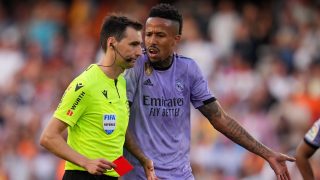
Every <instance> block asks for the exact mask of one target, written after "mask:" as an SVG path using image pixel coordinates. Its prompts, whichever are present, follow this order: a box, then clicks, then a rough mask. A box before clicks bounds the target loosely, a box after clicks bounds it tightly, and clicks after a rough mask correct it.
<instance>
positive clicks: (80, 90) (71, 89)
mask: <svg viewBox="0 0 320 180" xmlns="http://www.w3.org/2000/svg"><path fill="white" fill-rule="evenodd" d="M87 90H88V88H87V87H86V84H84V83H83V82H81V81H78V80H77V79H76V80H74V81H73V82H71V83H70V85H69V86H68V88H67V89H66V90H65V92H64V94H63V96H62V98H61V101H60V103H59V105H58V107H57V109H56V111H55V112H54V117H55V118H57V119H59V120H61V121H63V122H65V123H67V124H68V125H70V126H74V125H75V124H76V123H77V121H78V119H79V118H80V116H81V115H82V114H83V113H84V111H85V109H86V107H87V100H86V99H88V96H89V94H88V92H87Z"/></svg>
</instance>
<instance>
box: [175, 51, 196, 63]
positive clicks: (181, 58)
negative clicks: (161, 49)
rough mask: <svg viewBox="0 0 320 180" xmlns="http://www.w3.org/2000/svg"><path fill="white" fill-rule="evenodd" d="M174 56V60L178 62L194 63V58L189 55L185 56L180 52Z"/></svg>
mask: <svg viewBox="0 0 320 180" xmlns="http://www.w3.org/2000/svg"><path fill="white" fill-rule="evenodd" d="M174 58H175V59H176V61H177V62H178V63H184V64H191V65H193V64H196V62H195V60H194V59H192V58H190V57H186V56H184V55H181V54H176V53H175V54H174Z"/></svg>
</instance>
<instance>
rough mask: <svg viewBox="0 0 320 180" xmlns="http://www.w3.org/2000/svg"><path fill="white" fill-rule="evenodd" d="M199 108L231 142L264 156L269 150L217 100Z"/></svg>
mask: <svg viewBox="0 0 320 180" xmlns="http://www.w3.org/2000/svg"><path fill="white" fill-rule="evenodd" d="M199 110H200V111H201V113H202V114H203V115H204V116H205V117H206V118H207V119H208V120H209V121H210V123H211V125H212V126H213V127H214V128H215V129H217V130H218V131H219V132H221V133H222V134H224V135H225V136H227V137H228V138H229V139H231V140H232V141H233V142H235V143H237V144H239V145H241V146H242V147H244V148H246V149H247V150H249V151H251V152H253V153H255V154H258V155H260V156H262V157H264V158H265V157H266V156H267V154H268V153H269V152H270V151H269V149H268V148H267V147H266V146H264V145H263V144H261V143H260V142H259V141H257V140H256V139H254V138H253V137H252V136H251V135H250V134H249V133H248V132H247V131H246V130H245V129H244V128H243V127H242V126H241V125H240V124H239V123H238V122H237V121H235V120H234V119H232V118H231V117H230V116H228V115H227V114H226V113H225V112H224V111H223V109H222V108H221V106H220V105H219V103H218V102H217V101H215V102H212V103H209V104H206V105H204V106H202V107H200V108H199Z"/></svg>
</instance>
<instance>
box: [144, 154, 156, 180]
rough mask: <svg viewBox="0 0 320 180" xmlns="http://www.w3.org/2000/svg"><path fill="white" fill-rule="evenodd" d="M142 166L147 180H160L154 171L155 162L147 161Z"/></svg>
mask: <svg viewBox="0 0 320 180" xmlns="http://www.w3.org/2000/svg"><path fill="white" fill-rule="evenodd" d="M142 166H143V169H144V172H145V174H146V177H147V180H158V178H157V176H156V173H155V171H154V166H153V162H152V161H151V160H150V159H146V160H145V161H144V162H142Z"/></svg>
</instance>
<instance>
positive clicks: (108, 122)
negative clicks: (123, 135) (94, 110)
mask: <svg viewBox="0 0 320 180" xmlns="http://www.w3.org/2000/svg"><path fill="white" fill-rule="evenodd" d="M116 120H117V116H116V115H115V114H104V115H103V129H104V131H105V132H106V133H107V134H112V133H113V131H114V130H115V128H116Z"/></svg>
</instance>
